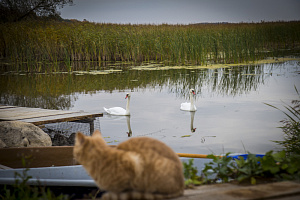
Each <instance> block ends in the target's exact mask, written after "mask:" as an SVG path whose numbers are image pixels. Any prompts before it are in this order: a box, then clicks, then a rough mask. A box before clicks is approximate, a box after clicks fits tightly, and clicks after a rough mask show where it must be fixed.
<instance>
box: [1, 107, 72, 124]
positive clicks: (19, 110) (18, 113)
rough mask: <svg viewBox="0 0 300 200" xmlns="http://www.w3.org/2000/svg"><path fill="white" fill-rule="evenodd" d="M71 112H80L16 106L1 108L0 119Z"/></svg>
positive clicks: (18, 118)
mask: <svg viewBox="0 0 300 200" xmlns="http://www.w3.org/2000/svg"><path fill="white" fill-rule="evenodd" d="M69 113H78V112H76V111H75V112H74V111H62V110H48V109H41V108H26V107H14V108H7V109H1V110H0V119H2V120H8V121H12V120H21V119H29V118H37V117H47V116H54V115H64V114H69Z"/></svg>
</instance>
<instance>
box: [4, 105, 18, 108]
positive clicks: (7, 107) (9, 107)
mask: <svg viewBox="0 0 300 200" xmlns="http://www.w3.org/2000/svg"><path fill="white" fill-rule="evenodd" d="M15 107H16V106H4V105H0V109H7V108H15Z"/></svg>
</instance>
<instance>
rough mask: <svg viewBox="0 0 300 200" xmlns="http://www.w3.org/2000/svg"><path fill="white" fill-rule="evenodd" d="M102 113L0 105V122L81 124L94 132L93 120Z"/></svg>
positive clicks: (37, 124)
mask: <svg viewBox="0 0 300 200" xmlns="http://www.w3.org/2000/svg"><path fill="white" fill-rule="evenodd" d="M102 116H103V114H102V113H89V112H84V111H65V110H50V109H42V108H27V107H17V106H4V105H0V121H22V122H28V123H32V124H34V125H36V126H40V125H44V124H51V123H58V122H83V123H89V124H90V132H91V133H92V132H93V131H94V119H95V118H96V117H102Z"/></svg>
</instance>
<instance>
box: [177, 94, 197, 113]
mask: <svg viewBox="0 0 300 200" xmlns="http://www.w3.org/2000/svg"><path fill="white" fill-rule="evenodd" d="M193 95H195V90H194V89H190V100H191V102H190V103H188V102H185V103H181V106H180V110H184V111H192V112H194V111H196V110H197V108H196V106H195V105H194V97H193Z"/></svg>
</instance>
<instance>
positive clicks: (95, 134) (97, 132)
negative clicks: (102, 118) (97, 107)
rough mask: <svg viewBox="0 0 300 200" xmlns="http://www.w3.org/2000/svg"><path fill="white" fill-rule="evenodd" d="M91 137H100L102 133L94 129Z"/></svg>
mask: <svg viewBox="0 0 300 200" xmlns="http://www.w3.org/2000/svg"><path fill="white" fill-rule="evenodd" d="M92 137H102V134H101V132H100V131H99V130H95V131H94V133H93V135H92Z"/></svg>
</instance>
